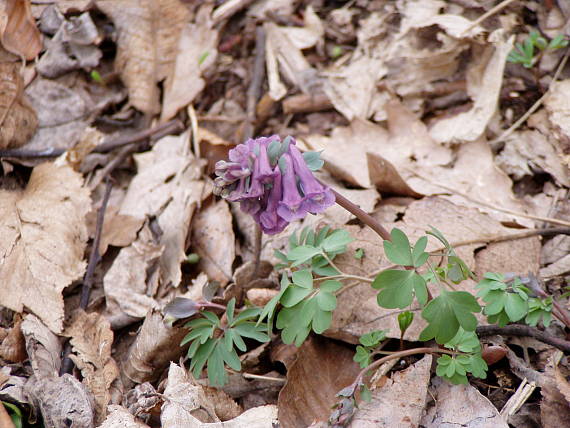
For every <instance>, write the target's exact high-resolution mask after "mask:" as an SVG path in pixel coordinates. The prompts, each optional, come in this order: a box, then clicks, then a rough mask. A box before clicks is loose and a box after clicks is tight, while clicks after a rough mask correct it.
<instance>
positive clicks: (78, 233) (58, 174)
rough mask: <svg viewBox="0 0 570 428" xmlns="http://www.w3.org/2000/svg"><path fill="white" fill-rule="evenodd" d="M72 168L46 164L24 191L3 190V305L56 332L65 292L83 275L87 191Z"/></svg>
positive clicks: (0, 246)
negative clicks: (28, 314)
mask: <svg viewBox="0 0 570 428" xmlns="http://www.w3.org/2000/svg"><path fill="white" fill-rule="evenodd" d="M82 184H83V183H82V179H81V176H80V175H79V174H77V173H76V172H74V171H73V170H72V169H71V168H70V167H69V166H67V165H61V166H57V165H55V164H54V163H44V164H42V165H39V166H37V167H36V168H34V170H33V171H32V175H31V177H30V180H29V182H28V184H27V186H26V188H25V189H24V190H21V191H8V190H2V191H0V218H1V219H2V224H1V225H0V236H2V243H1V244H0V278H2V281H3V283H4V286H3V287H0V301H2V304H3V305H4V306H6V307H8V308H10V309H12V310H14V311H17V312H21V311H22V310H23V309H24V307H26V308H28V309H29V310H30V311H32V312H33V313H35V314H36V315H37V316H39V317H40V318H41V319H42V320H43V321H44V322H45V323H46V325H47V326H48V327H49V328H50V329H51V330H52V331H54V332H60V331H61V329H62V327H63V324H62V323H63V316H64V313H63V297H62V296H61V292H62V291H63V289H64V288H65V287H67V286H68V285H69V284H71V282H72V281H74V280H76V279H78V278H80V277H81V276H82V275H83V272H84V270H85V262H84V260H83V256H84V251H85V246H86V242H87V227H86V225H85V215H86V214H87V212H88V210H89V206H90V202H91V201H90V198H89V191H88V190H87V189H86V188H84V187H83V186H82Z"/></svg>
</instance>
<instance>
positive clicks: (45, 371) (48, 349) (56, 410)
mask: <svg viewBox="0 0 570 428" xmlns="http://www.w3.org/2000/svg"><path fill="white" fill-rule="evenodd" d="M21 327H22V333H23V334H24V337H25V339H26V349H27V351H28V356H29V357H30V361H31V364H32V370H33V376H32V377H30V378H29V379H28V382H27V383H26V385H25V387H24V388H25V392H26V394H27V395H28V396H29V397H30V399H31V402H32V403H33V405H34V406H35V407H36V408H37V409H39V410H40V411H41V413H42V417H43V420H44V424H45V425H46V426H56V427H59V426H66V425H67V424H69V422H68V421H71V424H70V425H71V426H78V427H91V426H93V418H94V415H95V413H94V409H93V404H92V401H91V396H90V394H89V392H88V391H87V388H85V387H84V386H83V385H82V384H81V383H80V382H79V381H78V380H77V379H75V378H74V377H73V376H70V375H68V374H65V375H63V376H62V377H59V368H60V363H61V344H60V342H59V339H58V337H57V336H56V335H55V334H53V333H52V332H51V331H50V329H48V328H47V327H46V326H45V325H44V324H43V323H42V322H41V321H40V319H39V318H37V317H36V316H34V315H32V314H29V315H27V316H26V317H25V319H24V321H23V322H22V325H21ZM74 424H75V425H74Z"/></svg>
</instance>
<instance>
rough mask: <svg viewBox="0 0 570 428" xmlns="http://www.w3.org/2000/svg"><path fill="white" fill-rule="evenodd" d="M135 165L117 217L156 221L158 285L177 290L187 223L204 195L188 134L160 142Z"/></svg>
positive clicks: (142, 155) (203, 186)
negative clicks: (159, 251) (160, 249)
mask: <svg viewBox="0 0 570 428" xmlns="http://www.w3.org/2000/svg"><path fill="white" fill-rule="evenodd" d="M135 161H136V163H137V170H138V173H137V175H136V176H135V177H134V178H133V179H132V181H131V183H130V185H129V188H128V190H127V194H126V195H125V198H124V200H123V203H122V205H121V209H120V211H119V213H120V214H125V215H130V216H133V217H135V218H139V219H145V218H150V217H156V220H157V222H158V226H159V227H160V230H161V231H162V236H160V238H159V242H158V243H159V244H160V245H164V252H163V254H162V256H161V258H160V282H161V284H165V285H167V284H169V283H171V284H172V285H173V286H175V287H177V286H178V285H179V283H180V278H181V272H180V262H182V261H183V260H184V259H185V257H186V256H185V249H186V248H185V246H186V236H187V234H188V228H189V225H190V221H191V219H192V215H193V214H194V210H195V209H196V206H197V204H198V203H199V202H200V201H201V200H202V199H203V198H205V197H206V196H207V194H208V192H207V191H206V187H205V184H204V182H203V181H201V180H200V178H201V162H200V161H199V160H198V159H196V158H195V157H194V156H193V155H192V153H191V152H190V142H189V137H188V133H184V134H182V135H179V136H167V137H164V138H162V139H161V140H160V141H158V142H157V143H156V144H155V145H154V147H153V149H152V150H151V151H148V152H145V153H141V154H138V155H136V156H135Z"/></svg>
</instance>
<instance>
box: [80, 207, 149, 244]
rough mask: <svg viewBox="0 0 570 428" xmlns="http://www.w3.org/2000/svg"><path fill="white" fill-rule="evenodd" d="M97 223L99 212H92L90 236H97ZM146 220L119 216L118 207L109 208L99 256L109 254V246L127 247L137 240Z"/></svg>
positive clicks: (90, 216) (88, 221)
mask: <svg viewBox="0 0 570 428" xmlns="http://www.w3.org/2000/svg"><path fill="white" fill-rule="evenodd" d="M96 223H97V211H91V212H90V213H89V214H88V215H87V227H88V228H89V236H92V237H93V236H95V226H96ZM143 223H144V220H143V219H141V218H137V217H133V216H131V215H125V214H119V208H118V207H116V206H111V207H107V210H106V211H105V221H104V223H103V230H102V232H101V242H100V244H99V254H101V255H103V254H105V253H106V252H107V248H108V247H109V245H112V246H114V247H126V246H128V245H130V244H132V243H133V241H134V240H135V239H136V238H137V233H138V232H139V230H140V229H141V227H142V225H143Z"/></svg>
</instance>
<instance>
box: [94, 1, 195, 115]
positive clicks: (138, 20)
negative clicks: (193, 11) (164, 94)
mask: <svg viewBox="0 0 570 428" xmlns="http://www.w3.org/2000/svg"><path fill="white" fill-rule="evenodd" d="M96 5H97V7H98V8H99V9H101V10H102V11H103V12H104V13H105V14H106V15H108V16H109V17H110V18H111V19H112V20H113V22H114V23H115V26H116V27H117V33H118V40H117V45H118V49H117V58H116V64H115V66H116V69H117V71H118V72H119V73H120V74H121V78H122V79H123V82H124V83H125V85H126V86H127V88H128V89H129V99H130V102H131V104H132V105H133V106H135V107H136V108H137V109H139V110H141V111H142V112H144V113H148V114H155V113H158V112H159V111H160V105H159V100H158V97H159V91H158V86H157V83H158V82H160V81H161V80H164V79H165V78H166V77H167V76H168V75H169V74H170V73H171V72H172V68H173V67H174V62H175V58H176V54H177V50H178V39H179V38H180V32H181V31H182V28H183V26H184V25H185V24H186V23H187V22H188V20H189V17H190V14H189V12H188V10H187V9H186V7H185V6H184V5H183V4H182V2H180V1H179V0H97V1H96Z"/></svg>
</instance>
